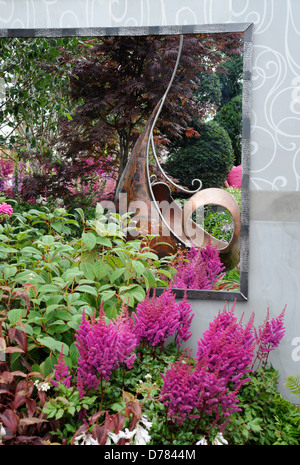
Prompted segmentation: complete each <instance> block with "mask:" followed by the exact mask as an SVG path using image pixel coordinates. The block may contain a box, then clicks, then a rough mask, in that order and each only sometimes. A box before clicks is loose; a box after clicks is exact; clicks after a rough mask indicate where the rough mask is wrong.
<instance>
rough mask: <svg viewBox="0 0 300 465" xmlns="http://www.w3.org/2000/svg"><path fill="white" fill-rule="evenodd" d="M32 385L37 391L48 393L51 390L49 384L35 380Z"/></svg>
mask: <svg viewBox="0 0 300 465" xmlns="http://www.w3.org/2000/svg"><path fill="white" fill-rule="evenodd" d="M34 385H35V387H36V388H37V390H38V391H48V390H49V389H50V388H51V385H50V384H49V383H46V381H44V382H43V381H38V380H36V381H35V382H34Z"/></svg>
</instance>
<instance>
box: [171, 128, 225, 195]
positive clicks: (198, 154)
mask: <svg viewBox="0 0 300 465" xmlns="http://www.w3.org/2000/svg"><path fill="white" fill-rule="evenodd" d="M195 129H196V130H197V131H198V133H199V134H200V136H199V137H185V138H184V139H183V140H182V143H181V145H180V146H177V147H176V148H174V149H173V151H172V153H171V154H170V156H169V158H168V160H167V162H166V170H167V172H168V173H169V174H170V175H171V176H173V177H174V178H176V179H178V180H179V181H180V183H181V184H182V185H184V186H186V187H188V188H190V189H194V188H195V186H193V185H192V181H193V179H195V178H197V179H200V180H201V181H202V187H203V188H208V187H222V186H223V185H224V181H226V179H227V175H228V172H229V170H230V169H231V168H232V166H233V164H234V153H233V149H232V145H231V140H230V137H229V136H228V134H227V132H226V131H225V129H223V128H222V127H221V126H220V125H218V124H217V123H216V122H214V121H210V122H208V123H206V124H198V125H196V127H195Z"/></svg>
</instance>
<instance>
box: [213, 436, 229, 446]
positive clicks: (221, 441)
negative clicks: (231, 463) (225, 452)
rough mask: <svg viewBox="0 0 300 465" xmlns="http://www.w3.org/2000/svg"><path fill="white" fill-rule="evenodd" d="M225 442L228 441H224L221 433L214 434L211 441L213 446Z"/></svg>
mask: <svg viewBox="0 0 300 465" xmlns="http://www.w3.org/2000/svg"><path fill="white" fill-rule="evenodd" d="M226 444H228V442H227V441H226V439H225V438H224V436H223V434H222V433H219V435H218V436H216V438H215V440H214V442H213V446H224V445H226Z"/></svg>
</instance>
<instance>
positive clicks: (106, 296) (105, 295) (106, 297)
mask: <svg viewBox="0 0 300 465" xmlns="http://www.w3.org/2000/svg"><path fill="white" fill-rule="evenodd" d="M115 295H116V293H115V291H104V292H102V293H101V298H102V301H103V302H105V301H106V300H109V299H111V298H112V297H114V296H115Z"/></svg>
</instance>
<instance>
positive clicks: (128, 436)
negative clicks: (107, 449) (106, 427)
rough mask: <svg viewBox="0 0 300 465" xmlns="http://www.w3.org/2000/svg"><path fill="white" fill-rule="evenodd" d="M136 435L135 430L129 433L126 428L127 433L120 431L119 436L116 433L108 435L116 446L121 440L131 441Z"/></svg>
mask: <svg viewBox="0 0 300 465" xmlns="http://www.w3.org/2000/svg"><path fill="white" fill-rule="evenodd" d="M135 433H136V430H135V429H134V430H133V431H129V429H128V428H125V431H119V433H118V434H116V433H111V432H109V433H108V436H109V437H110V438H111V439H112V440H113V442H114V443H115V444H117V443H118V441H119V439H121V438H125V439H131V438H132V437H133V436H134V435H135Z"/></svg>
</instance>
